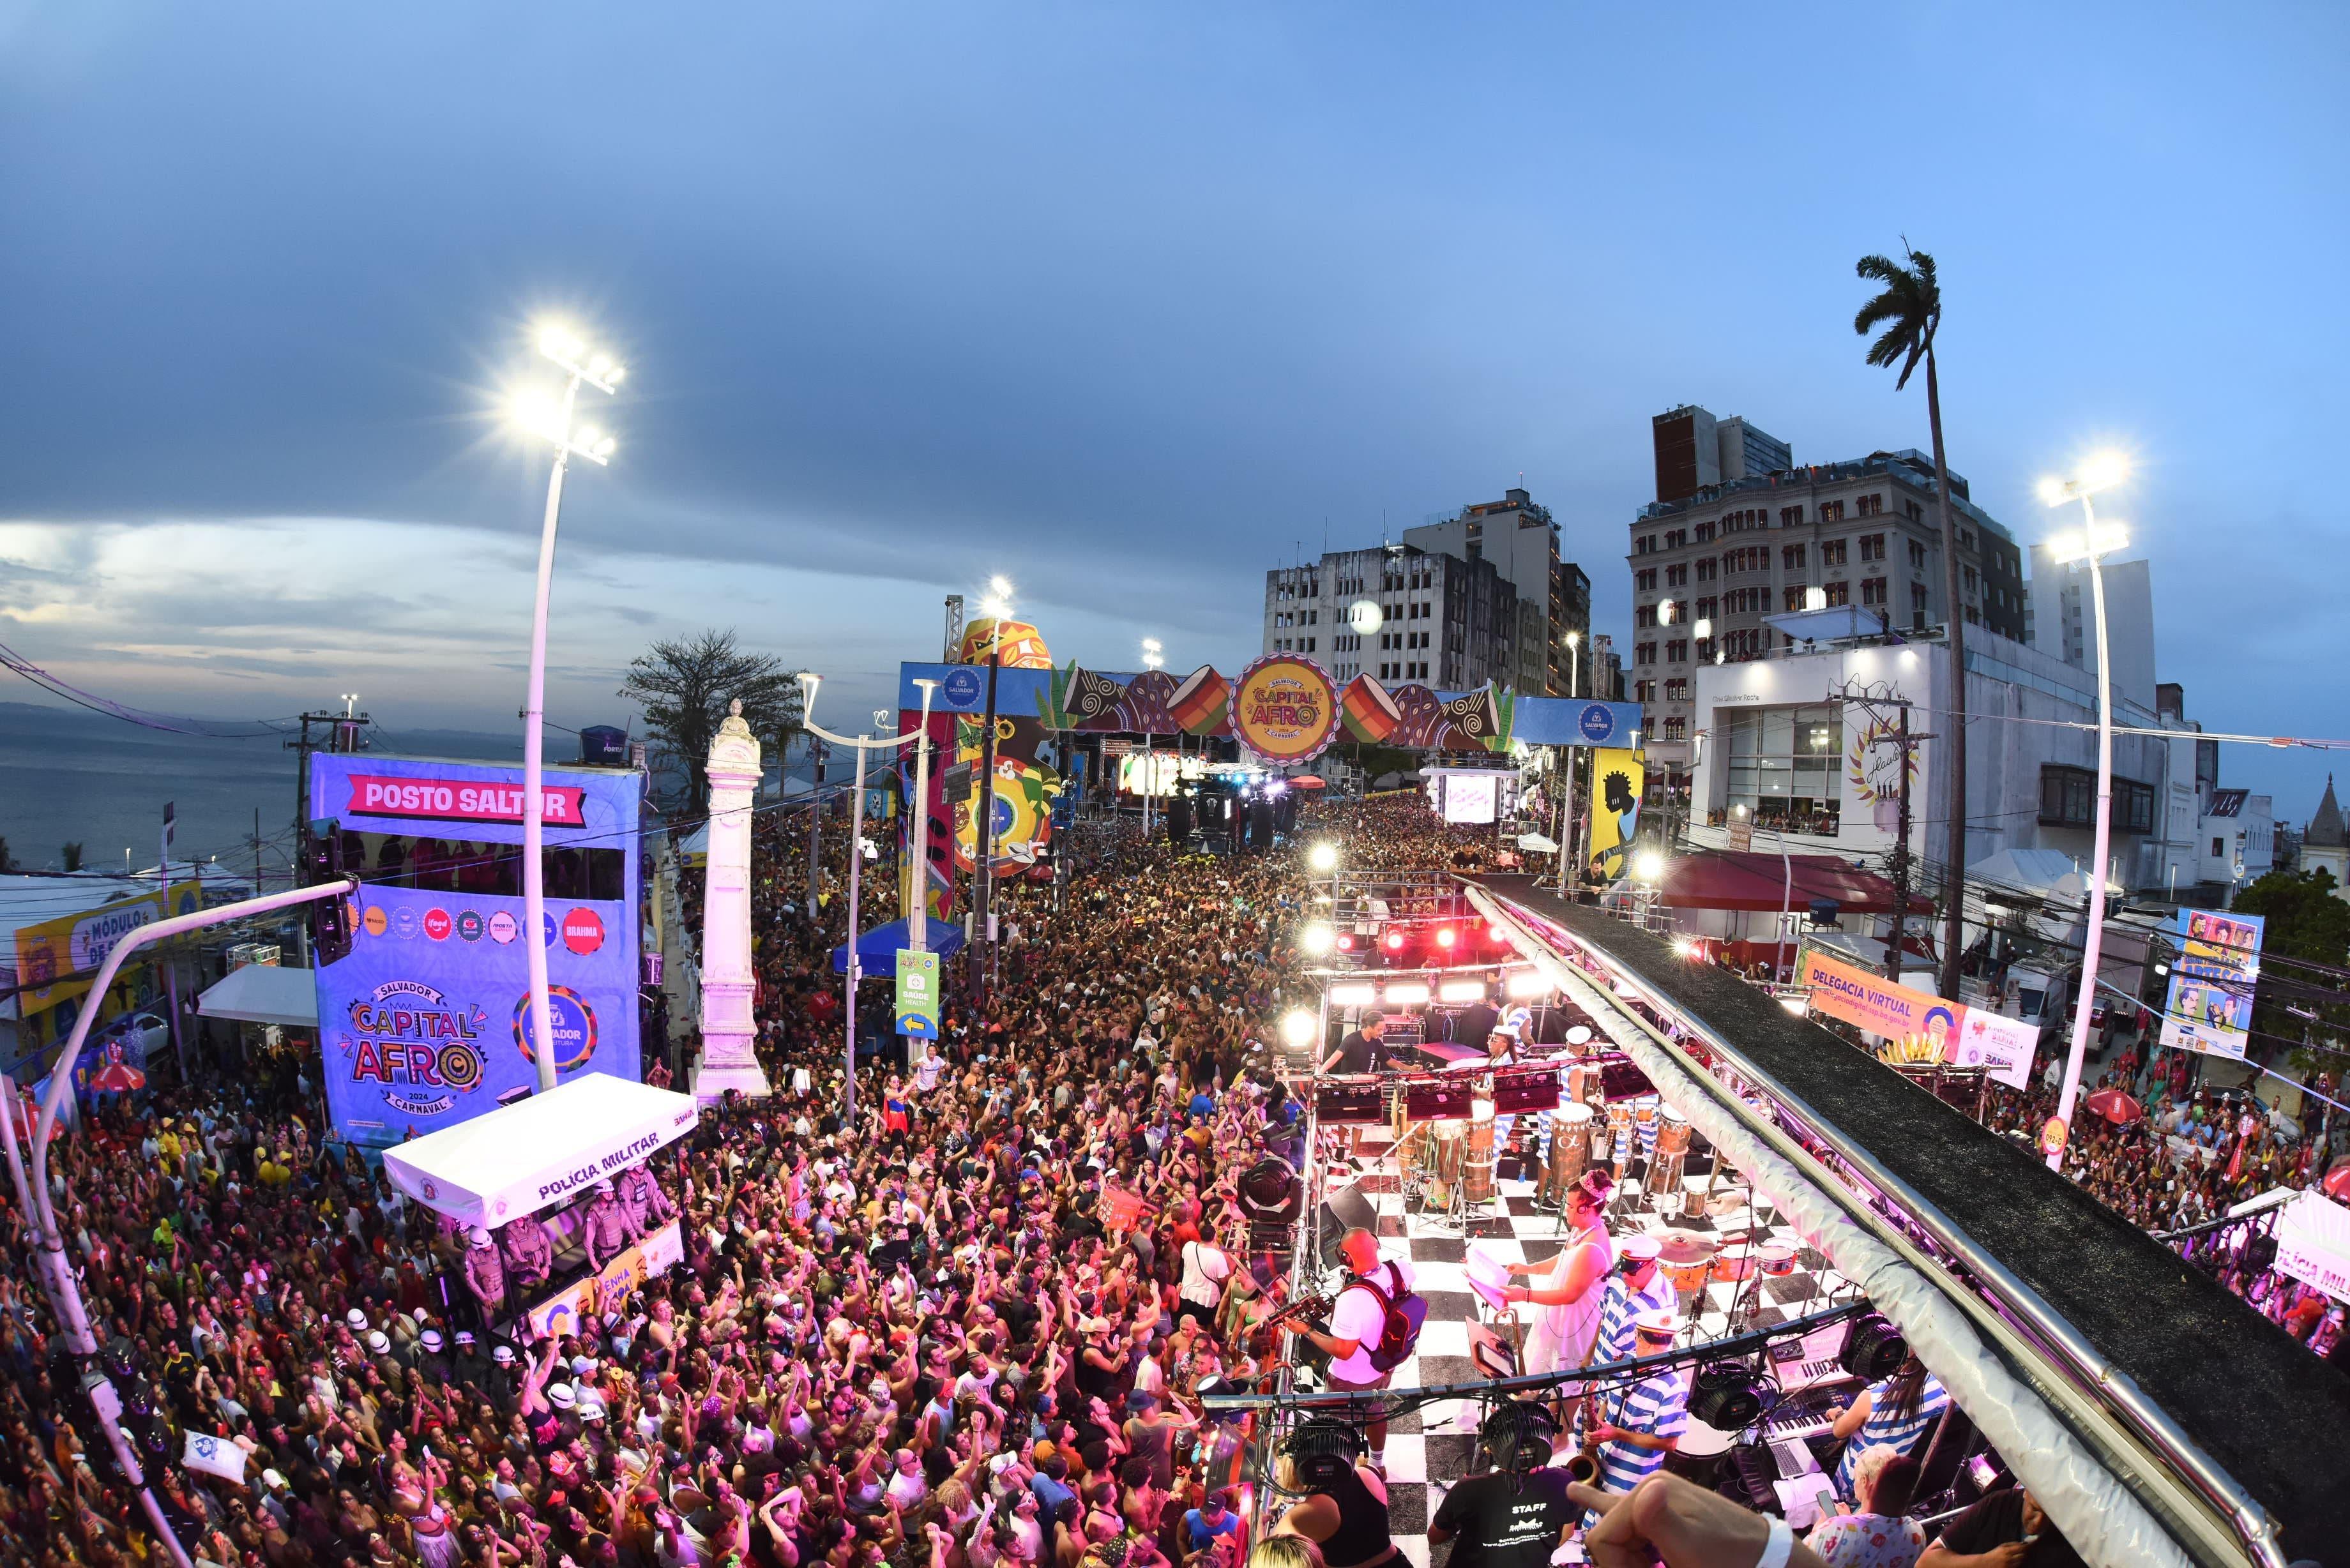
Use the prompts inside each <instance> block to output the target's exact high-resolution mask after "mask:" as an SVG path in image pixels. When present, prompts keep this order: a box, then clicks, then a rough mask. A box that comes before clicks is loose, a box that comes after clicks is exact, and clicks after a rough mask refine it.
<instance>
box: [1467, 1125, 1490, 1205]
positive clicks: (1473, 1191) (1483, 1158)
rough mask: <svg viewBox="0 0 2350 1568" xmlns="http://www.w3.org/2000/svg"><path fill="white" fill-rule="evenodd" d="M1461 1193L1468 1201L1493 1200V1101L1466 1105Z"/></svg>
mask: <svg viewBox="0 0 2350 1568" xmlns="http://www.w3.org/2000/svg"><path fill="white" fill-rule="evenodd" d="M1461 1158H1462V1160H1463V1162H1464V1163H1463V1164H1462V1166H1461V1198H1462V1199H1463V1200H1465V1201H1467V1202H1470V1203H1491V1202H1492V1200H1493V1197H1494V1189H1493V1102H1492V1101H1491V1100H1477V1101H1475V1102H1473V1103H1472V1104H1471V1106H1470V1107H1469V1138H1468V1146H1467V1148H1466V1151H1465V1152H1464V1153H1463V1155H1462V1157H1461Z"/></svg>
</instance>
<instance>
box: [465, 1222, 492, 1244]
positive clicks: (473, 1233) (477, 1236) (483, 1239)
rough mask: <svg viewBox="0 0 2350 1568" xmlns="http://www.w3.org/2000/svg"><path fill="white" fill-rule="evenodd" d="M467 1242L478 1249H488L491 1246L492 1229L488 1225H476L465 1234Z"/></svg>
mask: <svg viewBox="0 0 2350 1568" xmlns="http://www.w3.org/2000/svg"><path fill="white" fill-rule="evenodd" d="M465 1240H467V1241H471V1242H472V1243H473V1245H474V1246H476V1247H486V1246H488V1245H489V1244H490V1228H489V1227H488V1226H486V1225H475V1226H473V1228H471V1229H470V1230H468V1231H466V1232H465Z"/></svg>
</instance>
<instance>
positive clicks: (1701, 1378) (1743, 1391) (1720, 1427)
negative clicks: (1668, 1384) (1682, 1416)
mask: <svg viewBox="0 0 2350 1568" xmlns="http://www.w3.org/2000/svg"><path fill="white" fill-rule="evenodd" d="M1689 1413H1690V1415H1691V1416H1694V1417H1697V1418H1698V1419H1699V1420H1700V1421H1703V1422H1704V1423H1705V1424H1706V1425H1707V1426H1709V1427H1711V1428H1713V1429H1714V1430H1715V1431H1717V1432H1738V1431H1743V1430H1744V1429H1745V1428H1748V1427H1751V1426H1752V1425H1753V1424H1754V1423H1755V1422H1757V1421H1759V1420H1761V1419H1762V1418H1763V1396H1762V1395H1761V1394H1760V1393H1758V1392H1756V1391H1755V1387H1754V1369H1753V1368H1752V1367H1751V1366H1747V1365H1746V1364H1745V1363H1744V1362H1742V1361H1717V1362H1714V1363H1713V1364H1712V1365H1711V1366H1700V1367H1699V1368H1698V1371H1697V1381H1696V1382H1695V1384H1694V1385H1693V1386H1692V1388H1691V1392H1690V1402H1689Z"/></svg>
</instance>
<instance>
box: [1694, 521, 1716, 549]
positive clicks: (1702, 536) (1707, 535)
mask: <svg viewBox="0 0 2350 1568" xmlns="http://www.w3.org/2000/svg"><path fill="white" fill-rule="evenodd" d="M1691 532H1692V534H1694V535H1695V536H1696V539H1697V542H1698V543H1699V544H1700V545H1710V544H1711V543H1712V542H1713V524H1711V523H1700V524H1698V525H1697V527H1696V528H1694V529H1693V530H1691Z"/></svg>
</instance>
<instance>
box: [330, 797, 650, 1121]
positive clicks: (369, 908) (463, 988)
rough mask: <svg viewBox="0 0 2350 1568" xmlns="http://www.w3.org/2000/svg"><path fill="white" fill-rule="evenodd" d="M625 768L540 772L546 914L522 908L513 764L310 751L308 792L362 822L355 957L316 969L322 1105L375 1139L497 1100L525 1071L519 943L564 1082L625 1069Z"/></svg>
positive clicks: (632, 960) (631, 968)
mask: <svg viewBox="0 0 2350 1568" xmlns="http://www.w3.org/2000/svg"><path fill="white" fill-rule="evenodd" d="M310 798H311V800H312V801H313V802H315V803H316V805H315V809H316V810H317V813H318V815H321V816H327V817H331V818H332V819H333V820H334V822H335V826H336V831H337V832H338V833H340V834H342V835H344V843H345V846H346V854H347V856H348V854H349V851H350V849H351V847H352V846H353V841H352V838H351V836H353V835H356V836H357V845H356V847H357V849H358V851H359V857H360V863H359V864H358V865H354V866H352V867H350V868H351V869H353V870H355V871H358V872H359V875H360V877H361V878H362V886H361V887H360V888H359V899H358V903H359V919H358V920H357V922H356V923H355V934H354V936H353V940H352V943H351V950H350V952H349V954H348V956H347V957H345V958H343V959H342V960H340V961H338V962H336V963H333V964H330V965H328V966H327V967H325V968H322V969H320V970H319V971H317V989H318V1034H319V1046H320V1050H321V1053H322V1054H323V1056H324V1058H325V1060H324V1071H325V1074H326V1084H327V1106H328V1112H329V1114H330V1115H331V1116H333V1118H334V1121H335V1124H336V1126H338V1127H341V1128H342V1129H343V1131H344V1132H345V1133H347V1134H348V1135H349V1136H350V1137H352V1138H353V1139H354V1140H356V1141H358V1142H360V1143H363V1144H370V1145H375V1146H378V1147H380V1146H384V1145H389V1144H393V1143H398V1142H400V1141H401V1140H403V1139H405V1138H407V1137H410V1136H411V1135H416V1136H421V1135H423V1134H426V1133H432V1132H438V1131H439V1130H441V1129H442V1128H443V1127H452V1126H454V1125H456V1124H457V1123H458V1122H461V1121H464V1120H466V1119H468V1118H470V1117H473V1116H479V1115H481V1114H482V1113H483V1112H484V1111H488V1110H494V1109H495V1108H496V1107H497V1106H500V1105H502V1104H504V1103H506V1102H507V1101H510V1100H513V1099H516V1098H519V1097H521V1096H525V1095H527V1094H529V1093H530V1092H531V1091H532V1090H533V1089H535V1088H536V1085H537V1082H538V1078H537V1066H536V1061H537V1055H538V1042H537V1040H536V1038H535V1037H534V1031H533V1028H532V1022H531V1018H530V956H529V949H528V947H527V945H526V943H527V941H528V940H529V938H530V937H531V936H533V935H535V936H536V937H537V939H538V940H539V941H540V942H541V944H542V945H543V946H544V948H545V949H546V967H547V974H548V979H549V982H550V983H549V986H548V991H549V1001H550V1002H551V1004H552V1005H551V1008H550V1012H552V1015H553V1023H554V1025H555V1043H554V1044H555V1057H556V1071H557V1074H558V1077H559V1079H560V1080H563V1081H568V1080H569V1079H571V1078H573V1077H575V1076H577V1075H579V1074H582V1073H610V1074H613V1075H616V1076H619V1077H623V1078H627V1079H629V1080H630V1081H634V1080H636V1078H637V1076H638V1060H637V969H638V958H637V943H636V941H635V940H634V937H635V933H636V931H637V929H638V915H637V834H638V801H639V781H638V778H637V775H636V774H633V773H626V772H619V771H612V772H606V771H603V770H598V769H572V768H565V769H552V768H550V769H548V770H547V773H546V790H545V794H544V796H543V798H544V800H545V803H546V804H545V807H544V820H545V822H546V847H547V851H548V854H547V862H548V864H547V870H546V920H545V921H544V922H543V923H542V924H541V926H540V929H538V930H537V931H536V932H535V933H533V932H531V930H530V928H529V926H528V925H527V924H526V923H525V921H524V919H523V901H522V873H521V860H520V856H521V841H522V808H523V805H524V803H525V798H526V797H525V795H524V794H523V789H522V770H521V769H520V768H517V767H501V766H494V765H488V764H483V763H452V762H438V761H429V760H425V759H421V758H414V759H411V758H400V757H386V756H382V755H380V754H369V755H365V756H342V755H336V754H332V753H318V754H315V755H313V756H312V757H311V759H310Z"/></svg>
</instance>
